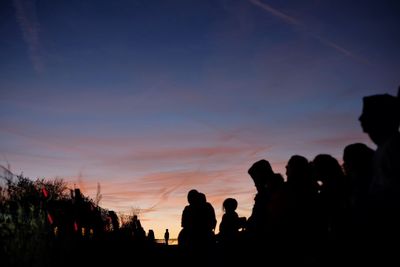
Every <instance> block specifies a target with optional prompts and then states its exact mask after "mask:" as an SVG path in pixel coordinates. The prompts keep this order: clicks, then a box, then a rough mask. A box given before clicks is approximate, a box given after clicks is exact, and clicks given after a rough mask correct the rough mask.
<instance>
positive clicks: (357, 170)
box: [343, 143, 375, 265]
mask: <svg viewBox="0 0 400 267" xmlns="http://www.w3.org/2000/svg"><path fill="white" fill-rule="evenodd" d="M374 153H375V152H374V150H373V149H371V148H369V147H368V146H366V145H365V144H362V143H354V144H350V145H347V146H346V147H345V148H344V151H343V170H344V172H345V177H346V184H347V186H346V187H347V188H346V191H347V198H348V201H347V202H348V205H349V207H348V227H347V237H346V240H347V241H346V242H345V245H346V246H347V247H348V248H349V249H346V250H347V251H349V252H351V253H350V255H347V258H348V259H349V261H350V265H353V264H354V265H362V264H361V263H360V259H362V258H363V255H364V254H365V245H366V244H367V243H368V242H369V241H368V240H369V231H370V229H369V223H368V222H369V221H370V219H369V217H368V192H369V186H370V184H371V181H372V177H373V157H374Z"/></svg>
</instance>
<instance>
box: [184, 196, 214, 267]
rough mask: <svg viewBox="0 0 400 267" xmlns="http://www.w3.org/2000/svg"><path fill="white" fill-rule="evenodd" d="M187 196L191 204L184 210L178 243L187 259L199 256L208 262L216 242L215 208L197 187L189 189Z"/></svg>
mask: <svg viewBox="0 0 400 267" xmlns="http://www.w3.org/2000/svg"><path fill="white" fill-rule="evenodd" d="M187 198H188V202H189V205H187V206H186V207H185V208H184V210H183V212H182V221H181V226H182V230H181V231H180V233H179V235H178V245H179V246H180V247H181V248H182V251H183V252H184V254H183V257H184V258H186V259H187V260H192V257H199V259H200V260H201V262H202V263H204V264H208V263H209V261H210V260H211V258H210V256H211V252H212V250H213V246H214V243H215V238H214V228H215V225H216V219H215V212H214V208H213V207H212V205H211V204H210V203H209V202H207V200H206V197H205V195H204V194H203V193H200V192H198V191H197V190H195V189H192V190H190V191H189V193H188V197H187Z"/></svg>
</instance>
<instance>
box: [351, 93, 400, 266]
mask: <svg viewBox="0 0 400 267" xmlns="http://www.w3.org/2000/svg"><path fill="white" fill-rule="evenodd" d="M399 95H400V88H399V92H398V96H397V97H395V96H392V95H389V94H377V95H370V96H365V97H364V98H363V109H362V114H361V116H360V118H359V120H360V123H361V127H362V130H363V131H364V132H365V133H367V134H368V136H369V137H370V139H371V140H372V142H374V143H375V144H376V145H377V150H376V152H375V154H374V158H373V177H372V181H371V184H370V186H369V197H368V198H369V206H368V213H369V222H370V227H369V228H370V238H371V241H372V243H371V248H373V251H370V252H371V253H368V255H376V257H374V258H373V259H372V261H373V262H375V263H376V262H379V263H380V264H382V263H384V264H389V263H390V264H391V265H393V264H394V262H397V263H399V259H398V257H397V252H396V251H394V247H393V246H392V245H390V244H393V242H398V240H399V238H400V228H399V227H400V226H399V225H400V218H399V217H400V216H398V214H397V213H398V211H399V209H400V133H399V125H400V104H399V102H400V100H399ZM378 244H379V245H378Z"/></svg>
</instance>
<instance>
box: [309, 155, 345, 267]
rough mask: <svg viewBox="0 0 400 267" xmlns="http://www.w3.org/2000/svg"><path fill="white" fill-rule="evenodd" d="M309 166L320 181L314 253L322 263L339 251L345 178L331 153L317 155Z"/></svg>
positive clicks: (343, 222) (334, 256) (328, 261)
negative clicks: (316, 253)
mask: <svg viewBox="0 0 400 267" xmlns="http://www.w3.org/2000/svg"><path fill="white" fill-rule="evenodd" d="M311 166H312V173H313V177H314V179H315V180H317V181H318V182H319V183H320V184H321V185H320V187H319V194H318V205H319V215H318V216H319V220H320V221H319V224H318V228H319V229H318V231H319V232H320V233H319V236H320V240H319V247H318V248H319V249H321V251H320V253H318V254H319V255H320V256H321V257H322V259H323V260H324V262H323V264H324V265H326V264H328V263H332V261H333V260H339V257H338V256H339V255H342V252H343V238H344V229H345V225H346V219H345V214H346V213H345V212H346V207H347V202H346V201H347V199H346V194H345V179H344V173H343V171H342V167H341V166H340V164H339V162H338V161H337V159H335V158H334V157H332V156H331V155H328V154H319V155H317V156H316V157H315V158H314V160H313V161H312V163H311Z"/></svg>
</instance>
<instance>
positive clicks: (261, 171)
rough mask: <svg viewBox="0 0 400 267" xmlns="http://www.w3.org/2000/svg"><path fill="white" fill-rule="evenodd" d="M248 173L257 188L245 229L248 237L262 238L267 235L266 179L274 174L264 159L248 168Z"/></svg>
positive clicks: (267, 197) (267, 199) (267, 196)
mask: <svg viewBox="0 0 400 267" xmlns="http://www.w3.org/2000/svg"><path fill="white" fill-rule="evenodd" d="M248 173H249V175H250V176H251V178H252V179H253V182H254V185H255V187H256V189H257V194H256V196H255V198H254V206H253V210H252V213H251V215H250V217H249V219H248V220H247V226H246V231H247V233H248V234H249V237H250V239H254V241H255V240H256V239H261V240H262V239H264V238H265V236H266V235H267V229H266V227H267V225H268V213H267V205H268V201H269V194H268V191H267V183H268V180H269V179H271V177H272V176H273V175H274V172H273V171H272V167H271V165H270V163H269V162H268V161H266V160H265V159H262V160H259V161H257V162H255V163H254V164H253V165H252V166H251V167H250V169H249V170H248Z"/></svg>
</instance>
